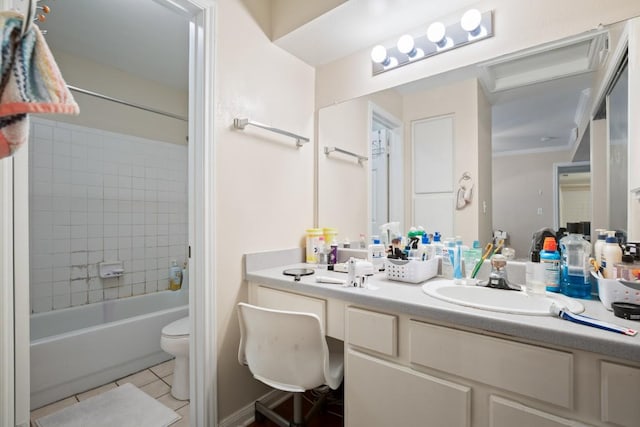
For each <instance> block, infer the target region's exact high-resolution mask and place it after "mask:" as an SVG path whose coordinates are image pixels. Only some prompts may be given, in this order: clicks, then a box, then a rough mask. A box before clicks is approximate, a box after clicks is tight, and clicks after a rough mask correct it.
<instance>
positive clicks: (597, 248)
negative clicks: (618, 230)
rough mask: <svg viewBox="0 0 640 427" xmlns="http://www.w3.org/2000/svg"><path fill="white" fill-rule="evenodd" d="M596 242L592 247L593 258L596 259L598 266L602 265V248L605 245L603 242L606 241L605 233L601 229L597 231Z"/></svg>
mask: <svg viewBox="0 0 640 427" xmlns="http://www.w3.org/2000/svg"><path fill="white" fill-rule="evenodd" d="M596 233H597V240H596V243H595V244H594V245H593V257H594V258H595V259H596V262H597V263H598V265H600V264H602V247H603V246H604V245H605V243H606V242H605V241H606V239H607V231H606V230H602V229H597V230H596Z"/></svg>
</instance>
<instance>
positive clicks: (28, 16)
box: [22, 0, 38, 36]
mask: <svg viewBox="0 0 640 427" xmlns="http://www.w3.org/2000/svg"><path fill="white" fill-rule="evenodd" d="M37 3H38V2H37V0H29V1H28V4H27V11H26V13H25V16H24V20H23V21H22V35H23V36H24V35H25V34H27V31H29V30H30V29H31V23H32V21H33V17H34V16H35V14H36V4H37Z"/></svg>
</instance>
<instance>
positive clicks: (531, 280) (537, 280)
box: [525, 246, 545, 295]
mask: <svg viewBox="0 0 640 427" xmlns="http://www.w3.org/2000/svg"><path fill="white" fill-rule="evenodd" d="M538 248H539V246H538V247H537V248H534V249H533V250H532V251H531V255H530V256H529V261H527V266H526V277H525V289H526V290H527V293H528V294H529V295H543V294H544V292H545V284H544V270H542V269H541V268H540V250H539V249H538Z"/></svg>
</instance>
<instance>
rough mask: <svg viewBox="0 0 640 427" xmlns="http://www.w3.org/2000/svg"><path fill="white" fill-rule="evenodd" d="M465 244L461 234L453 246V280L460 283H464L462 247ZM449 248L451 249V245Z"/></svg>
mask: <svg viewBox="0 0 640 427" xmlns="http://www.w3.org/2000/svg"><path fill="white" fill-rule="evenodd" d="M462 248H463V245H462V237H460V236H456V240H455V244H454V246H453V257H452V260H451V262H452V264H453V280H454V281H455V282H456V283H458V284H462V283H463V282H462V250H463V249H462ZM449 249H451V247H449Z"/></svg>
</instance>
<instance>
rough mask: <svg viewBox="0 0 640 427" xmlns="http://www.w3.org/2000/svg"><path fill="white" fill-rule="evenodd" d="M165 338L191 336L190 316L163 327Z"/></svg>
mask: <svg viewBox="0 0 640 427" xmlns="http://www.w3.org/2000/svg"><path fill="white" fill-rule="evenodd" d="M162 336H163V337H164V338H186V337H188V336H189V317H183V318H182V319H178V320H176V321H174V322H171V323H169V324H168V325H166V326H165V327H164V328H162Z"/></svg>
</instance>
